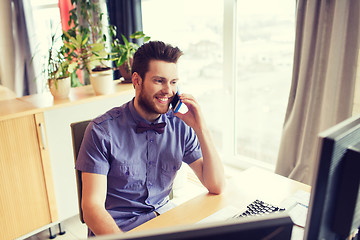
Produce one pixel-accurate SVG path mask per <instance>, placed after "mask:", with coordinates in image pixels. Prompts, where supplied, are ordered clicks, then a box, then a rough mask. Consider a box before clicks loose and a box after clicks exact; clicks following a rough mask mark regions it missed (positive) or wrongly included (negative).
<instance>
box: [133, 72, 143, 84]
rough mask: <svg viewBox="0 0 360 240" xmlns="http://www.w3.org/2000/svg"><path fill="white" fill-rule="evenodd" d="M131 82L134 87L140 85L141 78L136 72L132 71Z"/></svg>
mask: <svg viewBox="0 0 360 240" xmlns="http://www.w3.org/2000/svg"><path fill="white" fill-rule="evenodd" d="M132 82H133V85H134V87H136V86H140V85H141V83H142V79H141V77H140V75H139V74H138V73H137V72H134V73H133V75H132Z"/></svg>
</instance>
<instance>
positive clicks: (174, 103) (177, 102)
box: [170, 91, 182, 113]
mask: <svg viewBox="0 0 360 240" xmlns="http://www.w3.org/2000/svg"><path fill="white" fill-rule="evenodd" d="M170 104H171V107H172V109H173V111H174V113H177V112H178V111H179V109H180V107H181V104H182V102H181V100H180V97H179V91H177V92H176V94H175V96H174V98H173V100H172V101H171V103H170Z"/></svg>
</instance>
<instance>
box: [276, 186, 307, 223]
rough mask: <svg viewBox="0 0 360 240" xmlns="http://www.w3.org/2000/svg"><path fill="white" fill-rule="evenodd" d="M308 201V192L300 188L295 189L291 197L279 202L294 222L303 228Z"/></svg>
mask: <svg viewBox="0 0 360 240" xmlns="http://www.w3.org/2000/svg"><path fill="white" fill-rule="evenodd" d="M309 201H310V193H309V192H305V191H302V190H299V191H297V192H296V193H294V194H293V195H292V196H291V197H289V198H287V199H285V200H284V201H283V202H281V203H280V206H281V207H283V208H285V209H286V211H287V212H288V214H289V216H290V217H291V219H292V220H293V222H294V224H295V225H297V226H299V227H302V228H304V227H305V223H306V216H307V212H308V206H309Z"/></svg>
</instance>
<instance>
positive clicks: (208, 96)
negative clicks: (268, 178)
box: [142, 0, 295, 168]
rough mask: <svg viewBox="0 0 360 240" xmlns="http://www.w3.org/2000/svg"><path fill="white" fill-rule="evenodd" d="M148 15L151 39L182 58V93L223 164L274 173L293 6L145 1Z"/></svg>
mask: <svg viewBox="0 0 360 240" xmlns="http://www.w3.org/2000/svg"><path fill="white" fill-rule="evenodd" d="M142 11H143V27H144V32H145V33H146V34H148V35H149V36H151V37H152V39H153V40H162V41H164V42H167V43H170V44H173V45H176V46H179V47H180V48H181V49H182V50H183V51H184V53H185V55H184V56H183V57H182V58H181V60H180V62H179V65H180V66H179V71H180V72H179V75H180V79H181V85H180V88H181V89H180V90H181V91H182V92H189V93H191V94H193V95H194V96H195V97H196V98H197V100H198V101H199V103H200V104H201V107H202V110H203V113H204V115H205V117H206V120H207V124H208V125H209V128H210V130H211V133H212V135H213V138H214V141H215V143H216V145H217V147H218V150H219V152H220V153H222V155H223V159H224V160H227V161H230V163H232V164H236V165H240V166H243V167H245V166H246V165H247V163H250V164H254V163H255V164H256V163H257V164H258V165H261V166H268V167H270V168H271V167H274V165H275V163H276V160H277V152H278V148H279V143H280V137H281V131H282V123H283V120H284V117H285V110H286V106H287V101H288V94H289V88H290V84H291V77H292V61H293V50H294V35H295V1H288V0H273V1H267V0H256V1H246V0H238V1H236V0H224V1H218V0H210V1H209V0H197V1H192V0H182V1H176V0H171V1H169V0H143V1H142ZM244 164H245V165H244Z"/></svg>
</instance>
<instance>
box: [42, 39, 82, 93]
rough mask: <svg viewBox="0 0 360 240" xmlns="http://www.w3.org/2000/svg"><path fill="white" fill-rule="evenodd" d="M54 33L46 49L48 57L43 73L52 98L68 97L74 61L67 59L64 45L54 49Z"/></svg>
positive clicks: (74, 66) (74, 65)
mask: <svg viewBox="0 0 360 240" xmlns="http://www.w3.org/2000/svg"><path fill="white" fill-rule="evenodd" d="M55 41H56V40H55V34H54V35H52V36H51V45H50V48H49V50H48V57H47V62H46V67H45V68H44V70H43V71H44V73H46V75H47V76H46V77H47V83H48V86H49V89H50V92H51V94H52V95H53V96H54V99H64V98H68V96H69V92H70V88H71V78H70V75H71V73H72V72H73V71H74V70H75V68H76V63H74V62H71V61H69V59H68V58H67V56H66V54H67V52H68V50H67V48H66V46H65V45H62V46H61V47H60V48H59V49H58V50H55V49H54V45H55Z"/></svg>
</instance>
